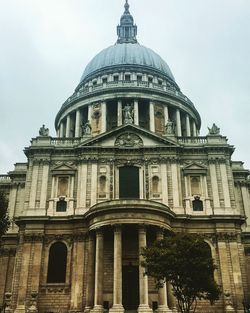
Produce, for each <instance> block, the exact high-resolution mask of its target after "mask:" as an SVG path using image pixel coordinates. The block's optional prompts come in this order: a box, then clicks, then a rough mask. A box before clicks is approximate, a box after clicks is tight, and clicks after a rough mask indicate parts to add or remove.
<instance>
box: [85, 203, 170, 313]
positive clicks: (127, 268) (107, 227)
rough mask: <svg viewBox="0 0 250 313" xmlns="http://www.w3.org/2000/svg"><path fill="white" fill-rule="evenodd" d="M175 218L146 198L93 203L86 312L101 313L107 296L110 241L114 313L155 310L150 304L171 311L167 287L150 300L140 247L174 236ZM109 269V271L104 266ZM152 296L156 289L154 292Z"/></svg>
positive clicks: (90, 212)
mask: <svg viewBox="0 0 250 313" xmlns="http://www.w3.org/2000/svg"><path fill="white" fill-rule="evenodd" d="M174 216H175V214H174V213H173V212H171V211H170V209H169V208H168V207H167V206H165V205H163V204H161V203H158V202H155V201H147V200H133V199H131V200H130V199H126V200H113V201H105V202H102V203H99V204H96V205H94V206H93V207H92V208H91V209H90V210H89V211H88V212H87V213H86V215H85V217H86V219H87V220H88V225H89V251H90V252H91V251H93V249H94V247H95V251H96V252H95V257H94V255H93V253H90V254H89V264H88V273H89V274H88V275H89V279H88V286H87V290H88V293H87V310H90V309H91V310H92V311H93V312H99V311H102V310H103V304H104V305H107V306H109V305H110V304H107V301H105V297H107V294H106V293H105V288H104V285H105V277H104V276H105V257H104V251H105V246H106V249H109V248H108V245H109V244H110V242H112V243H111V245H112V250H113V252H112V253H111V255H112V259H113V274H112V276H113V282H112V286H113V288H112V289H113V290H112V299H113V301H112V306H111V308H110V311H111V312H119V313H120V312H124V310H138V312H152V309H151V308H150V306H149V302H150V304H151V303H152V302H154V303H155V306H157V307H158V311H159V312H170V311H171V310H170V308H169V306H168V298H167V287H166V286H164V287H163V288H161V289H160V290H159V291H157V290H155V292H154V294H153V296H152V294H151V298H150V299H149V282H148V277H147V276H145V275H144V271H145V270H144V268H143V267H142V266H141V262H142V260H143V259H142V256H141V249H142V248H143V247H146V246H147V243H148V242H152V241H154V240H159V239H162V238H163V235H164V233H170V232H171V220H172V219H173V218H174ZM106 271H107V268H106ZM151 293H152V291H151Z"/></svg>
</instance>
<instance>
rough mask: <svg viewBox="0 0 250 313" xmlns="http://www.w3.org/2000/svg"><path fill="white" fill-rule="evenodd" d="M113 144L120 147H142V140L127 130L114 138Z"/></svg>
mask: <svg viewBox="0 0 250 313" xmlns="http://www.w3.org/2000/svg"><path fill="white" fill-rule="evenodd" d="M115 146H116V147H121V148H141V147H143V141H142V139H141V138H140V137H139V136H138V135H136V134H134V133H129V132H127V133H125V134H121V135H120V136H118V137H117V138H116V141H115Z"/></svg>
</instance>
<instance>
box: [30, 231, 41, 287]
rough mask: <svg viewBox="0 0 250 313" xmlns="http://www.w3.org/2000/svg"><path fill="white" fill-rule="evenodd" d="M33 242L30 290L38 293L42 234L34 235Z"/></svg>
mask: <svg viewBox="0 0 250 313" xmlns="http://www.w3.org/2000/svg"><path fill="white" fill-rule="evenodd" d="M34 240H35V241H34V243H33V260H32V273H31V278H32V279H31V289H30V290H31V291H32V292H33V291H35V292H37V293H38V290H39V285H40V273H41V263H42V250H43V234H39V235H37V236H36V237H35V239H34Z"/></svg>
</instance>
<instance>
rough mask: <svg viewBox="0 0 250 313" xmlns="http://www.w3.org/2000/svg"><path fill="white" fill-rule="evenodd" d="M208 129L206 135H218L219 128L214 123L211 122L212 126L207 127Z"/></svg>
mask: <svg viewBox="0 0 250 313" xmlns="http://www.w3.org/2000/svg"><path fill="white" fill-rule="evenodd" d="M208 131H209V133H208V135H212V136H215V135H220V128H219V127H218V126H217V125H216V124H215V123H213V126H212V127H211V128H209V127H208Z"/></svg>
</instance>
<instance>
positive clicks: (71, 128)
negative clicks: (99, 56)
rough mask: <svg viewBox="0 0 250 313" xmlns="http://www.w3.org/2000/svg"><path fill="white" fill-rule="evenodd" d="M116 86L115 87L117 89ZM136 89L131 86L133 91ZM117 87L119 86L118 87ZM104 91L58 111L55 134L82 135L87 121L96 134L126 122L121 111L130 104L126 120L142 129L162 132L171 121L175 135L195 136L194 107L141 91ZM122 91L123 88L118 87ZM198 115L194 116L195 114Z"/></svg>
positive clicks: (197, 117) (67, 136) (92, 133)
mask: <svg viewBox="0 0 250 313" xmlns="http://www.w3.org/2000/svg"><path fill="white" fill-rule="evenodd" d="M117 89H118V88H117ZM136 89H137V88H135V90H136ZM118 90H120V89H118ZM118 90H116V92H115V94H114V93H107V94H106V95H105V96H104V95H103V94H102V96H101V97H99V96H96V97H93V98H92V97H90V99H85V100H82V101H79V102H78V101H76V103H75V104H74V105H71V106H69V108H68V109H67V110H66V111H65V113H62V115H61V116H60V118H59V117H58V121H57V126H56V128H57V130H58V136H59V137H61V138H63V137H66V138H72V137H81V136H84V127H85V126H86V125H87V124H89V126H90V128H91V136H96V135H99V134H101V133H105V132H106V131H110V130H111V129H113V128H115V127H119V126H121V125H122V124H124V123H125V124H126V120H125V110H126V106H127V105H128V106H129V107H130V110H131V112H130V114H131V115H133V116H132V118H131V120H130V121H129V122H130V123H132V124H135V125H138V126H140V127H142V128H144V129H147V130H150V131H152V132H155V133H157V134H158V135H164V134H165V132H166V126H167V124H168V123H169V122H170V121H172V123H173V128H174V130H173V132H174V134H175V135H176V136H187V137H190V136H194V137H196V136H197V135H198V130H199V127H200V120H199V115H198V114H197V112H196V110H195V109H194V108H193V107H191V106H187V105H185V104H186V103H185V102H184V104H183V103H181V102H180V101H176V99H175V98H176V96H174V99H171V98H170V97H166V96H165V97H164V96H162V97H160V96H158V95H157V93H156V94H155V95H154V96H153V95H152V94H151V95H150V90H149V94H146V93H145V92H140V93H138V92H133V90H132V89H131V88H129V92H125V91H123V92H118ZM121 90H123V88H121ZM197 115H198V116H197Z"/></svg>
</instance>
